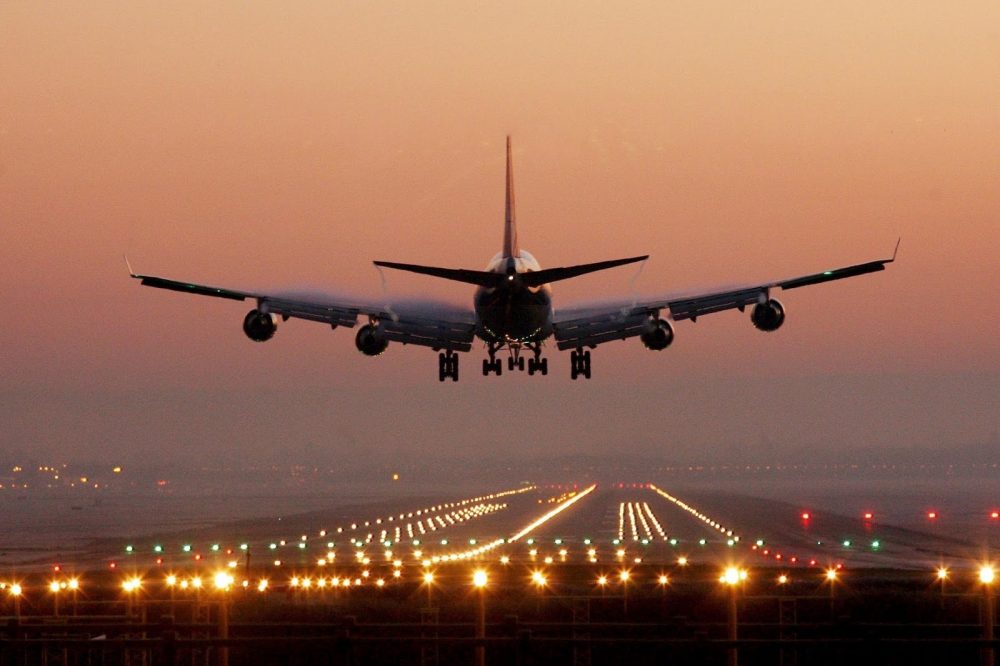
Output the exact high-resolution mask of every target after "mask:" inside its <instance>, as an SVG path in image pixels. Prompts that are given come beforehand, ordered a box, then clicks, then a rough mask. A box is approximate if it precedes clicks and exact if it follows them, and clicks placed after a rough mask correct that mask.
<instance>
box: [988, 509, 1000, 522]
mask: <svg viewBox="0 0 1000 666" xmlns="http://www.w3.org/2000/svg"><path fill="white" fill-rule="evenodd" d="M990 518H992V519H993V520H997V519H998V518H1000V511H991V512H990Z"/></svg>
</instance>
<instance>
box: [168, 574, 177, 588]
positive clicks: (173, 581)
mask: <svg viewBox="0 0 1000 666" xmlns="http://www.w3.org/2000/svg"><path fill="white" fill-rule="evenodd" d="M176 584H177V576H175V575H174V574H170V575H169V576H167V587H173V586H174V585H176Z"/></svg>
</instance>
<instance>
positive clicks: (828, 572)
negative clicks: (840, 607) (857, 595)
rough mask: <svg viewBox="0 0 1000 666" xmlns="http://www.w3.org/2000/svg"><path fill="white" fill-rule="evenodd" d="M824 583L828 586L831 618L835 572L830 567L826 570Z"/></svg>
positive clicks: (835, 585) (835, 579) (835, 582)
mask: <svg viewBox="0 0 1000 666" xmlns="http://www.w3.org/2000/svg"><path fill="white" fill-rule="evenodd" d="M826 582H827V583H829V584H830V616H831V618H832V617H833V610H834V607H833V604H834V590H835V589H836V587H837V570H836V569H834V568H833V567H830V568H829V569H827V570H826Z"/></svg>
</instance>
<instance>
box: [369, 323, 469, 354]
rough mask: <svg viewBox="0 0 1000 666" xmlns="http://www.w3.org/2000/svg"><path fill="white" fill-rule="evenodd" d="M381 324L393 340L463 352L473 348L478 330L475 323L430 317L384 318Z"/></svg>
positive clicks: (389, 338)
mask: <svg viewBox="0 0 1000 666" xmlns="http://www.w3.org/2000/svg"><path fill="white" fill-rule="evenodd" d="M379 326H380V327H381V329H382V333H383V335H385V338H386V339H387V340H389V341H391V342H400V343H402V344H404V345H420V346H422V347H432V348H434V349H450V350H452V351H463V352H467V351H469V350H470V349H472V340H473V337H474V336H475V330H476V327H475V325H474V324H466V323H453V322H445V321H433V320H429V319H427V320H425V319H398V320H393V319H382V320H381V321H380V322H379Z"/></svg>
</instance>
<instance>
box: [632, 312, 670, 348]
mask: <svg viewBox="0 0 1000 666" xmlns="http://www.w3.org/2000/svg"><path fill="white" fill-rule="evenodd" d="M639 339H640V340H642V344H644V345H646V349H652V350H653V351H662V350H664V349H666V348H667V347H669V346H670V343H671V342H673V341H674V328H673V326H671V325H670V322H668V321H666V320H665V319H657V320H655V321H651V322H650V327H649V330H647V331H646V332H645V333H643V334H642V335H640V336H639Z"/></svg>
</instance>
